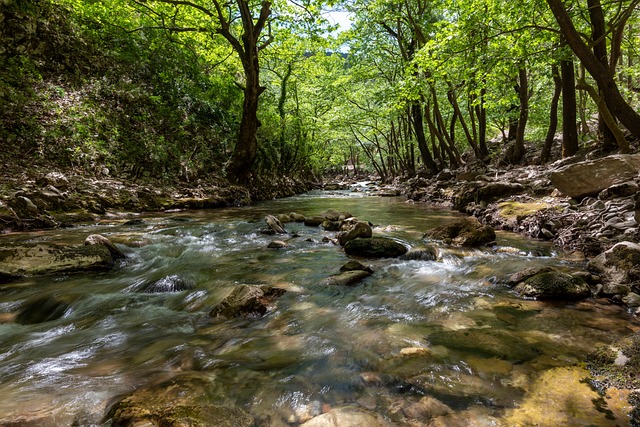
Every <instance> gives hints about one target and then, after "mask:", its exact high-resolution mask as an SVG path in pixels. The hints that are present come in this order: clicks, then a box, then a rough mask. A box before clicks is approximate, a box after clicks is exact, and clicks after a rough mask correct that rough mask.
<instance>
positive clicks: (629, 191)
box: [598, 181, 639, 200]
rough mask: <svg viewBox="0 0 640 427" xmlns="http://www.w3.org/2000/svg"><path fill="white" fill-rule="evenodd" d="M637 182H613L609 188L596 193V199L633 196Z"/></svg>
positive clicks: (636, 189) (636, 190)
mask: <svg viewBox="0 0 640 427" xmlns="http://www.w3.org/2000/svg"><path fill="white" fill-rule="evenodd" d="M638 190H639V189H638V184H636V182H635V181H627V182H623V183H621V184H614V185H612V186H611V187H609V188H606V189H604V190H602V191H601V192H600V193H599V194H598V199H600V200H609V199H613V198H616V197H628V196H633V195H634V194H636V193H637V192H638Z"/></svg>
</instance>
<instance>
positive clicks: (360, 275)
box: [322, 270, 371, 286]
mask: <svg viewBox="0 0 640 427" xmlns="http://www.w3.org/2000/svg"><path fill="white" fill-rule="evenodd" d="M369 276H371V273H370V272H369V271H366V270H351V271H343V272H341V273H340V274H336V275H335V276H329V277H327V278H326V279H325V280H324V281H323V282H322V283H323V284H325V285H334V286H354V285H356V284H358V283H360V282H361V281H363V280H364V279H366V278H367V277H369Z"/></svg>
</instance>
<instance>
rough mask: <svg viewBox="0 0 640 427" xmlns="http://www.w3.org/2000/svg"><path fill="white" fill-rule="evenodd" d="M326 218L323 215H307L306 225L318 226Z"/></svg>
mask: <svg viewBox="0 0 640 427" xmlns="http://www.w3.org/2000/svg"><path fill="white" fill-rule="evenodd" d="M325 219H326V218H324V217H322V216H312V217H306V218H305V219H304V225H306V226H308V227H318V226H319V225H321V224H322V223H323V222H324V221H325Z"/></svg>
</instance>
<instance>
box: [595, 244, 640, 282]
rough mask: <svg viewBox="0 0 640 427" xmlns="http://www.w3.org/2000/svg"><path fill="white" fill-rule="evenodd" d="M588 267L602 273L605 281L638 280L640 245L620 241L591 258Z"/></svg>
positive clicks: (639, 272) (639, 276)
mask: <svg viewBox="0 0 640 427" xmlns="http://www.w3.org/2000/svg"><path fill="white" fill-rule="evenodd" d="M588 268H589V269H591V270H594V271H597V272H598V273H600V274H601V275H602V278H603V281H604V282H605V283H617V284H629V283H633V282H636V281H638V280H640V245H639V244H637V243H633V242H620V243H617V244H615V245H614V246H613V247H612V248H611V249H609V250H607V251H605V252H603V253H601V254H600V255H598V256H597V257H595V258H594V259H592V260H591V261H590V262H589V264H588Z"/></svg>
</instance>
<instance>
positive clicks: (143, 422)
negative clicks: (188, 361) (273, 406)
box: [106, 373, 254, 427]
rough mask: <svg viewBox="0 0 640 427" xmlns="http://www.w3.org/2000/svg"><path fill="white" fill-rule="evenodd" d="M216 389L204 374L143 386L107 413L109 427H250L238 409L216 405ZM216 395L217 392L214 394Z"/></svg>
mask: <svg viewBox="0 0 640 427" xmlns="http://www.w3.org/2000/svg"><path fill="white" fill-rule="evenodd" d="M218 389H219V386H217V385H216V384H215V382H214V381H213V380H212V379H210V378H207V377H206V376H205V375H204V374H196V373H186V374H181V375H179V376H176V377H173V378H171V379H169V380H165V381H162V382H160V383H157V384H152V385H148V386H144V387H142V388H140V389H138V390H136V391H135V392H134V393H133V394H131V395H129V396H127V397H125V398H124V399H122V400H120V401H119V402H117V403H116V404H115V405H113V406H112V407H111V408H110V409H109V411H108V412H107V416H106V418H107V419H111V424H110V425H111V426H113V427H134V426H135V427H143V426H149V427H152V426H168V427H186V426H189V427H209V426H216V427H250V426H252V425H253V422H254V420H253V418H252V417H251V416H250V415H249V414H247V413H246V412H245V411H243V410H242V409H240V408H238V407H234V406H228V405H219V404H216V402H218V401H220V400H222V398H221V397H220V396H219V395H218V394H219V390H218ZM216 392H218V393H216Z"/></svg>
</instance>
